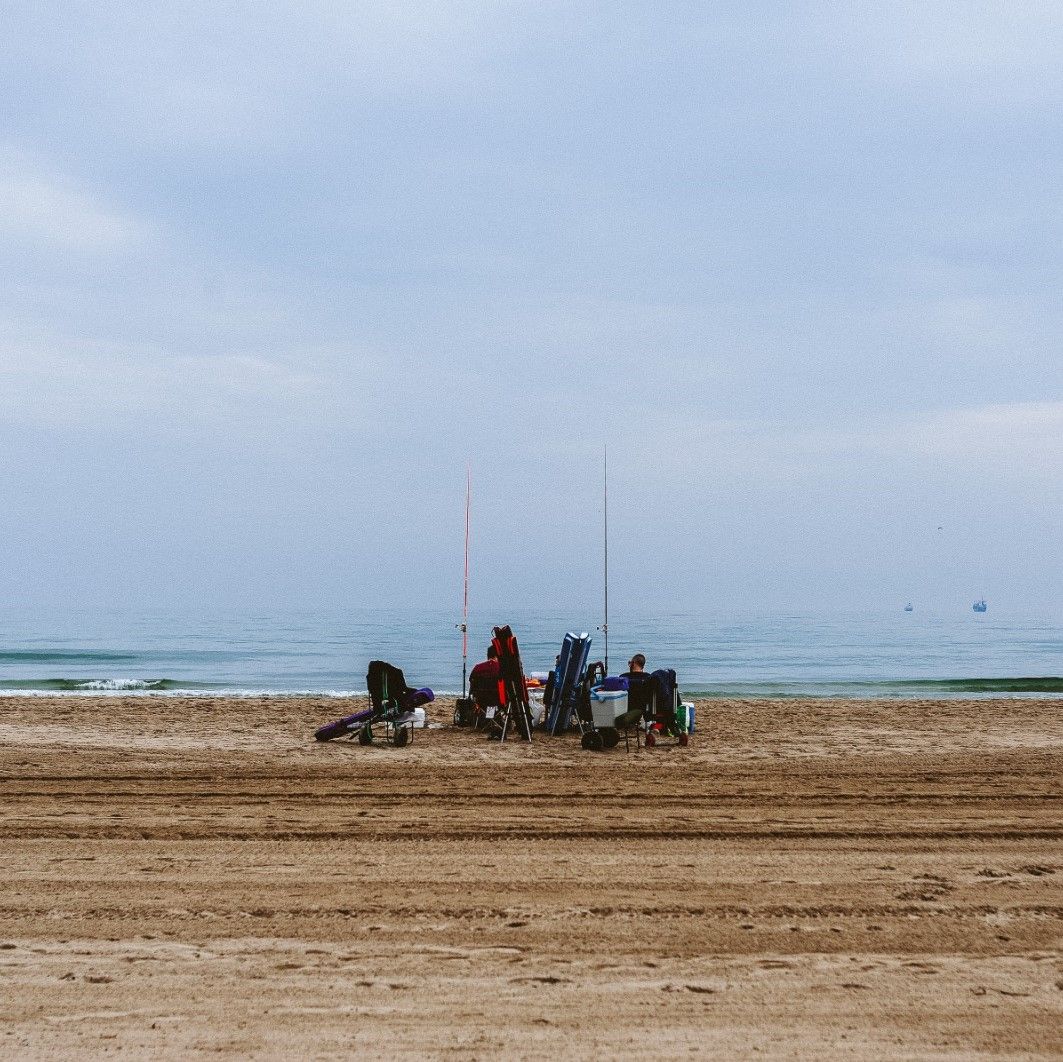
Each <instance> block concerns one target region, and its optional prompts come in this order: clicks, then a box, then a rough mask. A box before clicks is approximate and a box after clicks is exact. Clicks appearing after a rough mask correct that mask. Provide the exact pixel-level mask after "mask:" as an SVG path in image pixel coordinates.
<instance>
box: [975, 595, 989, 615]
mask: <svg viewBox="0 0 1063 1062" xmlns="http://www.w3.org/2000/svg"><path fill="white" fill-rule="evenodd" d="M971 608H973V609H974V611H975V612H985V611H987V610H988V609H989V606H988V605H987V604H986V603H985V598H984V597H983V598H980V599H979V600H978V601H976V602H975V603H974V604H973V605H972V606H971Z"/></svg>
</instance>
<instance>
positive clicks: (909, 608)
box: [904, 601, 915, 612]
mask: <svg viewBox="0 0 1063 1062" xmlns="http://www.w3.org/2000/svg"><path fill="white" fill-rule="evenodd" d="M904 611H905V612H914V611H915V609H914V608H913V607H912V603H911V601H909V602H908V604H907V605H905V606H904Z"/></svg>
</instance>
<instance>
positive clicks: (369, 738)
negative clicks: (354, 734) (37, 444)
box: [358, 725, 373, 745]
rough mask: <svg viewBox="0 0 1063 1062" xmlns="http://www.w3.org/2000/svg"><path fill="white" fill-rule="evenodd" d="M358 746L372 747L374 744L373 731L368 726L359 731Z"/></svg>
mask: <svg viewBox="0 0 1063 1062" xmlns="http://www.w3.org/2000/svg"><path fill="white" fill-rule="evenodd" d="M358 744H359V745H372V744H373V731H372V730H370V728H369V726H368V725H366V726H363V727H362V729H361V730H359V731H358Z"/></svg>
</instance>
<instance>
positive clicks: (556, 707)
mask: <svg viewBox="0 0 1063 1062" xmlns="http://www.w3.org/2000/svg"><path fill="white" fill-rule="evenodd" d="M590 651H591V639H590V636H589V635H587V634H586V633H583V634H572V633H569V634H566V635H565V637H564V640H563V641H562V643H561V652H560V654H559V655H558V660H557V666H556V667H555V668H554V670H553V671H552V672H551V673H550V676H551V682H550V684H549V685H548V687H547V693H548V699H547V696H544V698H543V701H544V703H545V704H546V722H545V729H546V732H547V733H548V734H563V733H564V732H565V731H566V730H567V729H568V728H569V727H570V726H571V725H572V720H573V718H575V717H576V709H577V707H578V705H579V698H580V685H581V683H582V682H583V679H584V677H585V673H586V670H587V657H588V656H589V655H590Z"/></svg>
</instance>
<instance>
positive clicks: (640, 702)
mask: <svg viewBox="0 0 1063 1062" xmlns="http://www.w3.org/2000/svg"><path fill="white" fill-rule="evenodd" d="M620 677H621V678H626V679H627V690H628V692H627V703H628V713H627V714H628V715H633V714H635V713H638V715H639V716H641V715H643V714H644V713H645V712H646V711H647V709H649V707H650V705H651V704H652V702H653V692H654V686H655V684H654V680H653V676H652V675H650V674H648V673H647V672H646V657H644V656H643V655H642V653H636V654H635V655H634V656H633V657H632V658H631V659H630V660H629V661H628V665H627V671H625V672H624V674H623V675H621V676H620Z"/></svg>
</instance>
